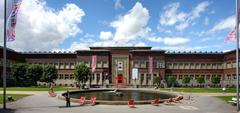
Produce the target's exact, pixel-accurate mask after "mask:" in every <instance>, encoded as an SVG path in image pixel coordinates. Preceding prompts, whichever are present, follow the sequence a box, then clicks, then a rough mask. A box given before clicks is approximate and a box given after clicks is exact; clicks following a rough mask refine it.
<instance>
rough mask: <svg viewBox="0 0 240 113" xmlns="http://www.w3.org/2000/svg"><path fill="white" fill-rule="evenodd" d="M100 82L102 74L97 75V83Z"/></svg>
mask: <svg viewBox="0 0 240 113" xmlns="http://www.w3.org/2000/svg"><path fill="white" fill-rule="evenodd" d="M99 80H100V74H99V73H97V83H99Z"/></svg>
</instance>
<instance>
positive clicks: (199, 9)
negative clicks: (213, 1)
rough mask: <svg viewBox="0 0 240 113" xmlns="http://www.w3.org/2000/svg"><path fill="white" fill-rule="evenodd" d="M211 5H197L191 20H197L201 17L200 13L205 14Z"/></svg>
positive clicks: (206, 2) (204, 3)
mask: <svg viewBox="0 0 240 113" xmlns="http://www.w3.org/2000/svg"><path fill="white" fill-rule="evenodd" d="M208 5H209V2H208V1H204V2H201V3H200V4H198V5H197V7H195V8H194V9H193V11H192V14H191V18H192V19H195V18H197V17H199V16H200V13H202V12H204V11H205V10H206V7H207V6H208Z"/></svg>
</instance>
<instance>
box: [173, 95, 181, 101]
mask: <svg viewBox="0 0 240 113" xmlns="http://www.w3.org/2000/svg"><path fill="white" fill-rule="evenodd" d="M182 99H183V96H182V95H178V96H176V97H175V98H173V101H174V102H180V100H182Z"/></svg>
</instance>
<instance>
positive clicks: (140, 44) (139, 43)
mask: <svg viewBox="0 0 240 113" xmlns="http://www.w3.org/2000/svg"><path fill="white" fill-rule="evenodd" d="M135 46H140V47H142V46H147V45H146V44H145V43H144V42H138V43H137V44H135Z"/></svg>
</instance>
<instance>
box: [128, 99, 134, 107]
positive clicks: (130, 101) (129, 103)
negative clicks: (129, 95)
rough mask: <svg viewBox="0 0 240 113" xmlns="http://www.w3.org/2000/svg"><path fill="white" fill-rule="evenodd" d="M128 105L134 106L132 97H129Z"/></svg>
mask: <svg viewBox="0 0 240 113" xmlns="http://www.w3.org/2000/svg"><path fill="white" fill-rule="evenodd" d="M128 106H129V107H130V108H134V107H135V106H134V99H129V100H128Z"/></svg>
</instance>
